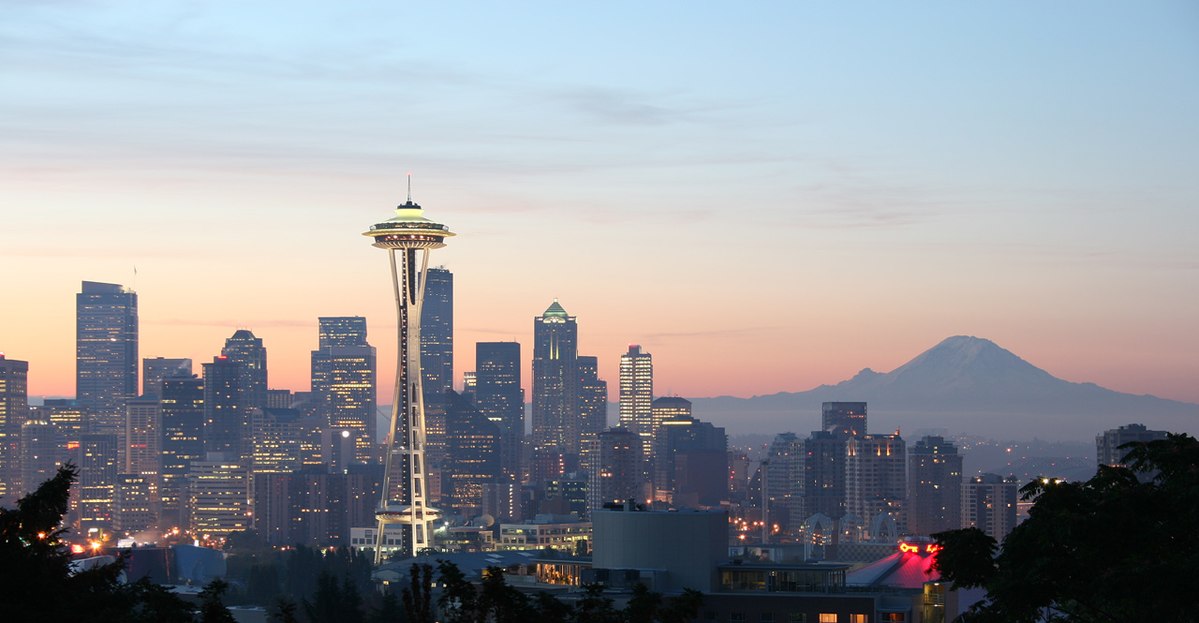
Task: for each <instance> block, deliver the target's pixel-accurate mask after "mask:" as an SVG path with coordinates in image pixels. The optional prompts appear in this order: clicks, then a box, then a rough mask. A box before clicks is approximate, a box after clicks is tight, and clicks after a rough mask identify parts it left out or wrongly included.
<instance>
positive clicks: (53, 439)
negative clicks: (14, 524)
mask: <svg viewBox="0 0 1199 623" xmlns="http://www.w3.org/2000/svg"><path fill="white" fill-rule="evenodd" d="M20 438H21V452H20V454H19V455H17V458H19V459H20V461H19V465H18V467H19V469H20V475H21V477H20V480H19V482H20V485H21V489H22V491H21V492H20V493H19V494H15V493H14V495H13V496H12V498H11V499H12V501H15V500H17V499H18V496H19V495H24V494H28V493H30V492H32V491H34V490H35V489H37V488H38V487H39V486H40V485H41V484H42V483H43V482H46V481H47V480H49V479H51V478H53V477H54V474H55V473H56V472H57V471H58V466H59V465H62V464H63V463H64V462H65V461H66V459H67V453H66V445H65V444H64V443H63V440H62V435H60V434H59V433H58V430H57V429H56V428H55V427H54V425H53V424H51V423H50V422H47V421H46V420H25V423H24V424H22V425H21V437H20Z"/></svg>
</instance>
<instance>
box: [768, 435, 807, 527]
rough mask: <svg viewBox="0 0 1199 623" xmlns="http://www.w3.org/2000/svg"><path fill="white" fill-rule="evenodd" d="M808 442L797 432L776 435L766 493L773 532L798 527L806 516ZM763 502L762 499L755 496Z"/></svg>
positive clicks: (769, 453)
mask: <svg viewBox="0 0 1199 623" xmlns="http://www.w3.org/2000/svg"><path fill="white" fill-rule="evenodd" d="M805 452H806V444H805V442H804V440H802V439H800V438H799V437H797V436H796V435H795V433H781V434H778V435H775V437H774V440H773V441H772V442H771V443H770V450H769V451H768V453H767V461H768V463H767V464H766V465H765V467H764V469H763V478H764V481H765V482H764V483H763V491H762V493H763V497H765V498H766V500H767V502H766V503H767V505H768V506H767V513H766V514H765V518H766V520H768V521H769V522H770V526H771V528H770V532H769V533H770V534H772V535H773V534H776V531H775V529H774V526H776V525H777V526H778V530H777V533H779V534H782V533H786V532H788V531H791V530H794V529H796V528H798V527H799V526H800V524H802V523H803V520H804V519H806V517H805V514H806V511H807V509H806V508H805V504H804V502H805V499H804V465H805V459H806V454H805ZM755 502H756V503H758V504H760V503H761V502H760V501H757V500H755Z"/></svg>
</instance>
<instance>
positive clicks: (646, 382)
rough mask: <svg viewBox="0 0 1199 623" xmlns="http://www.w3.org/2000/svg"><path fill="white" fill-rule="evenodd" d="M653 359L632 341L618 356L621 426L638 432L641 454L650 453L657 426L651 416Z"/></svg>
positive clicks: (646, 456) (645, 456)
mask: <svg viewBox="0 0 1199 623" xmlns="http://www.w3.org/2000/svg"><path fill="white" fill-rule="evenodd" d="M653 401H654V360H653V357H651V356H650V354H649V353H647V352H643V351H642V350H641V346H639V345H637V344H631V345H630V346H629V350H628V352H627V353H625V354H623V355H621V356H620V427H621V428H625V429H628V430H630V431H632V432H634V433H637V434H638V435H640V436H641V447H642V453H643V457H644V458H647V459H648V458H649V456H650V454H651V453H652V451H653V450H652V446H653V440H654V433H655V432H657V426H655V422H654V419H653V408H652V405H653Z"/></svg>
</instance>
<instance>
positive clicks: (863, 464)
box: [845, 434, 908, 538]
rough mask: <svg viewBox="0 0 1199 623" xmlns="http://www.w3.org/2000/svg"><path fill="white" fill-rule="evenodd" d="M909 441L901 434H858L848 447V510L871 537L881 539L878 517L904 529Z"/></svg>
mask: <svg viewBox="0 0 1199 623" xmlns="http://www.w3.org/2000/svg"><path fill="white" fill-rule="evenodd" d="M906 473H907V444H906V443H905V442H904V440H903V438H902V437H900V436H899V435H877V434H876V435H855V436H852V437H850V438H849V439H848V443H847V444H846V447H845V512H846V513H847V514H850V515H853V516H854V517H857V518H858V519H861V520H862V522H863V523H864V526H865V527H866V528H867V532H868V534H869V535H870V537H871V538H878V537H879V536H880V534H881V531H880V530H879V529H878V528H876V526H878V521H877V520H878V519H880V518H883V517H889V518H890V519H892V520H894V522H895V530H897V531H899V532H898V534H895V535H894V536H898V535H899V534H902V531H903V529H904V514H903V508H904V500H905V498H906V496H907V486H908V482H907V477H906Z"/></svg>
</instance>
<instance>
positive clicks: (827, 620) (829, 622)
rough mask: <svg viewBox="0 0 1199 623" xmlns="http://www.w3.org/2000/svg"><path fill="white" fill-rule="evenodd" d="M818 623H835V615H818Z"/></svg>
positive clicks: (829, 613) (827, 613)
mask: <svg viewBox="0 0 1199 623" xmlns="http://www.w3.org/2000/svg"><path fill="white" fill-rule="evenodd" d="M820 623H837V613H835V612H821V613H820Z"/></svg>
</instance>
